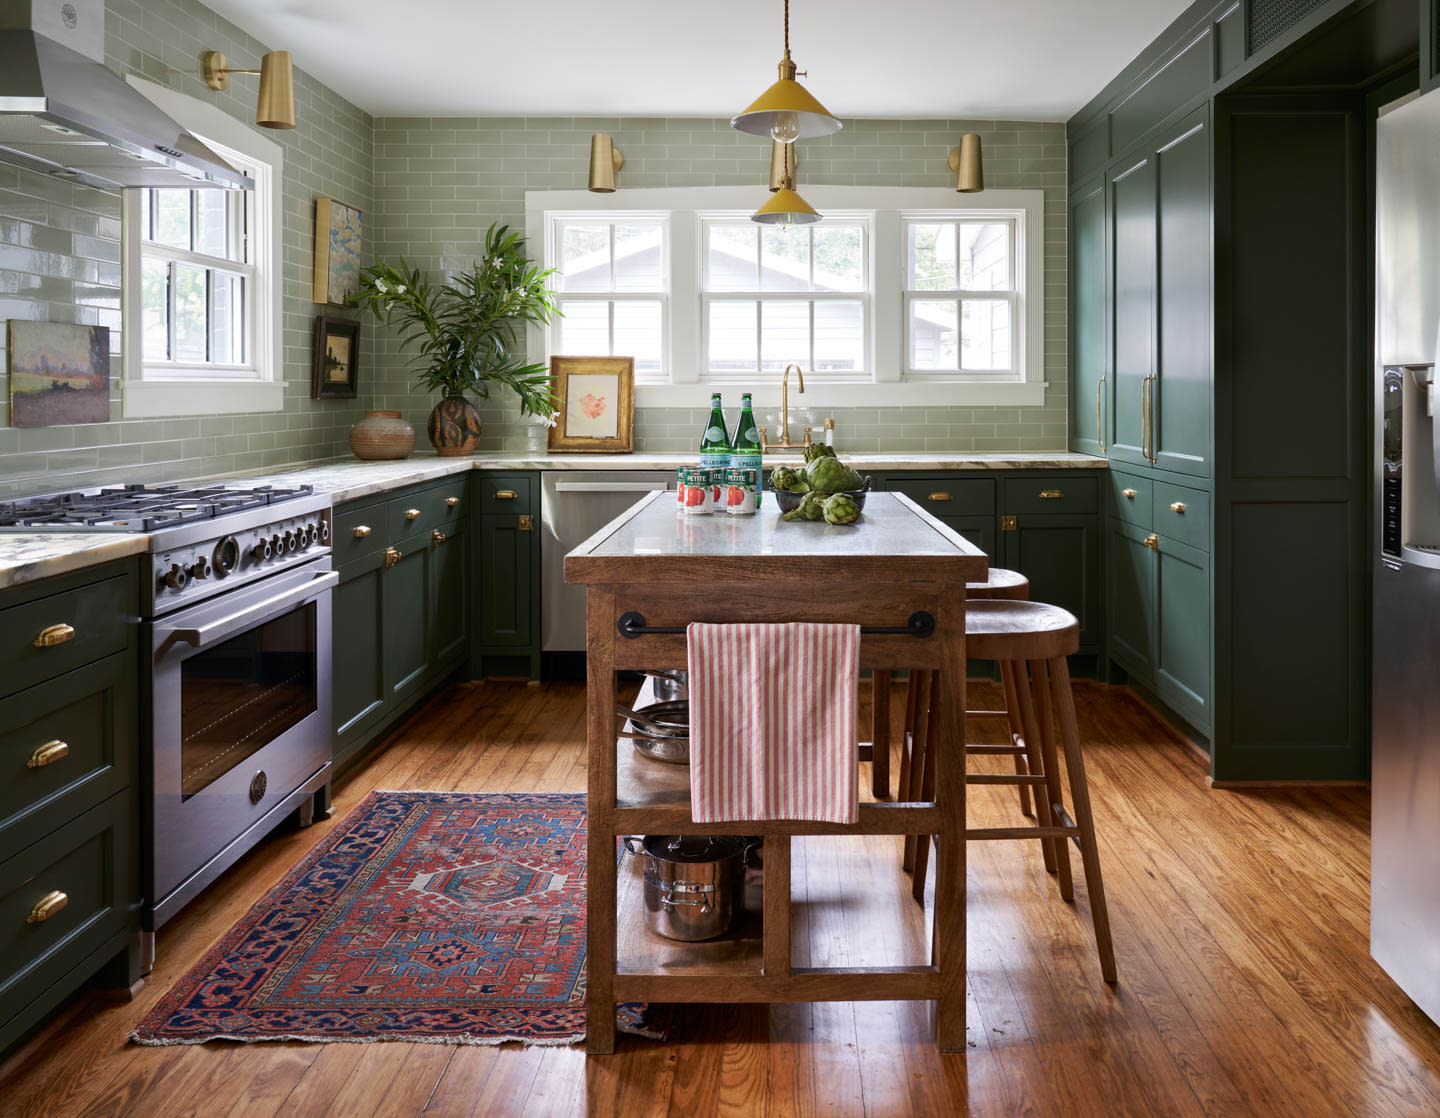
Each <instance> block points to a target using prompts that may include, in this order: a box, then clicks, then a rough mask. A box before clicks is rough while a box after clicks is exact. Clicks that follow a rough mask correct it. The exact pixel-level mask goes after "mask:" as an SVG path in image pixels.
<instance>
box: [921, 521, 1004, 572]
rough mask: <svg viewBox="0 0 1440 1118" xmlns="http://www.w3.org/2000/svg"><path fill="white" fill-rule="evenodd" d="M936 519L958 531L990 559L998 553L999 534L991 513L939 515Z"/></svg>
mask: <svg viewBox="0 0 1440 1118" xmlns="http://www.w3.org/2000/svg"><path fill="white" fill-rule="evenodd" d="M936 519H938V520H939V521H940V522H941V523H942V524H944V525H945V526H946V527H948V528H953V529H954V530H955V531H957V532H959V533H960V534H961V535H962V536H964V537H965V538H966V539H967V540H969V541H970V542H971V543H973V544H974V545H975V546H976V547H978V548H979V549H980V550H981V551H983V552H984V553H985V554H986V555H989V556H991V558H992V561H993V559H994V557H995V556H997V555H999V554H1000V549H999V546H998V542H999V534H998V533H997V532H996V530H995V516H994V514H993V513H992V514H991V515H989V516H941V517H937V518H936Z"/></svg>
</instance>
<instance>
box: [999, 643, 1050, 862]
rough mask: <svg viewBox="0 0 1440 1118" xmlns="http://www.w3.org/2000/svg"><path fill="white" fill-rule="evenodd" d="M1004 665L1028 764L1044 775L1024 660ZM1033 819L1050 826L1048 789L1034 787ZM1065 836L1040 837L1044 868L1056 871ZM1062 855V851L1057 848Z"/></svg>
mask: <svg viewBox="0 0 1440 1118" xmlns="http://www.w3.org/2000/svg"><path fill="white" fill-rule="evenodd" d="M1005 667H1006V668H1008V669H1009V671H1010V679H1011V680H1012V682H1013V683H1014V685H1015V704H1016V717H1017V718H1018V719H1019V721H1020V731H1021V740H1022V741H1023V742H1024V743H1025V752H1026V754H1027V755H1028V757H1029V764H1028V766H1027V767H1028V768H1029V770H1030V771H1031V772H1032V773H1036V774H1038V775H1044V774H1046V773H1048V772H1049V771H1050V768H1049V765H1047V764H1046V762H1045V760H1044V758H1043V757H1042V755H1041V740H1040V723H1039V720H1038V719H1037V718H1036V717H1035V700H1034V698H1033V696H1032V695H1031V693H1030V679H1029V676H1028V675H1027V674H1026V672H1025V662H1024V661H1023V660H1012V661H1006V662H1005ZM1035 822H1036V823H1037V824H1038V825H1039V826H1041V827H1049V826H1051V825H1052V823H1051V813H1050V796H1049V792H1048V790H1047V791H1044V792H1042V791H1040V790H1039V789H1038V788H1037V789H1036V791H1035ZM1064 841H1065V840H1064V839H1053V838H1051V839H1041V840H1040V853H1041V855H1042V856H1043V857H1044V859H1045V871H1046V872H1047V873H1056V872H1057V869H1058V862H1057V860H1056V852H1057V849H1058V848H1059V846H1060V845H1061V844H1062V843H1063V842H1064ZM1059 854H1060V856H1062V857H1063V856H1064V851H1063V850H1062V851H1059Z"/></svg>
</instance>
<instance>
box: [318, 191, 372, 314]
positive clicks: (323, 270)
mask: <svg viewBox="0 0 1440 1118" xmlns="http://www.w3.org/2000/svg"><path fill="white" fill-rule="evenodd" d="M360 217H361V214H360V211H359V210H357V209H356V208H355V207H354V206H347V205H346V204H345V203H344V202H339V201H336V200H335V199H334V198H317V199H316V200H315V291H314V294H313V298H314V300H315V302H317V303H331V304H334V305H336V306H343V305H344V304H345V301H346V300H347V299H348V298H349V297H350V296H351V295H353V294H355V292H356V291H358V290H359V289H360Z"/></svg>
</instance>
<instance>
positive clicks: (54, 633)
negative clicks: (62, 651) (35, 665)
mask: <svg viewBox="0 0 1440 1118" xmlns="http://www.w3.org/2000/svg"><path fill="white" fill-rule="evenodd" d="M74 636H75V626H74V625H67V624H65V622H63V621H62V622H60V624H59V625H47V626H46V627H45V628H43V629H41V630H40V635H39V636H38V637H36V638H35V647H36V648H54V647H55V646H56V645H57V644H64V643H65V642H66V641H68V640H71V639H72V638H73V637H74Z"/></svg>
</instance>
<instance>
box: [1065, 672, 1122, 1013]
mask: <svg viewBox="0 0 1440 1118" xmlns="http://www.w3.org/2000/svg"><path fill="white" fill-rule="evenodd" d="M1050 665H1051V668H1050V683H1051V687H1052V689H1053V690H1054V693H1055V709H1056V713H1057V714H1058V715H1059V721H1060V742H1061V744H1062V745H1063V746H1064V748H1065V768H1066V770H1067V771H1068V772H1069V775H1070V802H1071V804H1073V805H1074V808H1075V823H1076V825H1077V826H1078V827H1079V828H1080V860H1081V862H1082V863H1083V865H1084V867H1085V891H1086V893H1088V894H1089V897H1090V915H1091V917H1092V919H1093V920H1094V921H1095V946H1096V947H1097V948H1098V949H1099V951H1100V971H1101V973H1102V974H1103V975H1104V976H1105V981H1106V982H1109V983H1110V984H1111V985H1114V983H1115V945H1114V943H1113V941H1112V940H1111V938H1110V912H1109V909H1108V908H1106V905H1105V884H1104V882H1103V881H1101V879H1100V847H1099V845H1098V844H1097V843H1096V841H1095V820H1094V817H1093V816H1092V814H1091V811H1090V790H1089V787H1088V785H1087V784H1086V782H1085V761H1084V759H1083V758H1082V757H1081V754H1080V727H1079V725H1078V724H1077V723H1076V720H1075V699H1074V696H1073V695H1072V694H1071V693H1070V667H1069V665H1068V664H1066V662H1065V657H1063V656H1057V657H1056V658H1055V659H1053V660H1051V661H1050Z"/></svg>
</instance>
